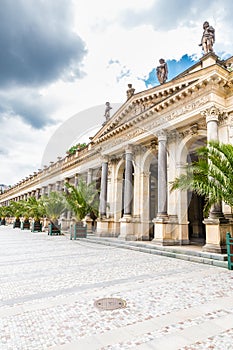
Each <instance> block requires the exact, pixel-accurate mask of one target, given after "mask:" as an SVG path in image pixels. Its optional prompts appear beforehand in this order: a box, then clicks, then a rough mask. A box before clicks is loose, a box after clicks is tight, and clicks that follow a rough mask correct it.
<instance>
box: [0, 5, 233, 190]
mask: <svg viewBox="0 0 233 350" xmlns="http://www.w3.org/2000/svg"><path fill="white" fill-rule="evenodd" d="M4 1H6V0H4ZM16 1H18V2H19V3H20V2H21V1H24V0H16ZM24 3H25V4H26V3H27V1H26V0H25V1H24ZM181 3H182V4H183V7H182V11H181V8H180V6H178V2H175V1H173V0H170V1H169V0H167V1H165V0H163V1H162V0H147V1H141V0H127V1H125V0H118V1H114V2H111V1H106V0H99V1H98V2H93V0H85V1H84V0H80V1H78V0H73V1H70V2H69V5H71V4H73V5H74V7H73V12H72V14H73V15H74V21H73V18H71V17H72V16H71V12H70V10H71V7H70V10H69V11H66V12H65V20H64V22H62V21H60V17H59V16H61V12H62V11H61V9H62V8H63V7H62V1H59V3H58V5H57V10H56V14H57V15H58V14H59V16H58V17H57V18H58V21H59V25H61V26H62V25H64V30H65V32H66V33H67V30H68V31H69V33H70V28H71V26H73V27H72V31H73V32H74V34H75V35H76V37H79V38H82V40H83V42H84V43H85V45H86V47H87V50H88V51H87V53H86V55H83V54H84V52H83V51H82V55H83V56H82V57H83V59H82V62H81V60H80V59H78V61H79V62H78V63H79V69H80V71H82V72H85V76H83V77H82V78H81V79H78V80H76V81H64V79H63V78H64V75H61V74H60V73H59V72H58V74H57V79H56V78H55V79H54V81H53V82H51V84H50V85H46V86H42V85H41V86H40V87H39V88H38V89H36V90H35V87H32V86H31V87H30V86H28V84H27V89H25V87H21V90H20V91H18V93H16V91H13V90H11V94H8V92H9V90H8V91H6V92H5V93H4V94H3V93H2V95H1V96H2V97H4V98H2V99H1V103H0V108H1V104H4V103H5V106H8V107H9V110H10V109H13V107H14V106H18V109H19V101H20V96H21V97H22V101H21V102H23V105H24V108H25V109H24V111H26V112H27V116H28V119H27V118H26V117H25V118H24V119H19V118H18V116H17V113H15V117H14V118H13V117H12V115H13V114H12V113H10V114H8V115H7V108H5V111H4V114H2V115H4V116H5V117H4V119H3V120H2V121H0V127H1V145H2V148H0V160H1V165H2V164H4V167H3V166H1V174H0V182H1V183H4V182H5V183H7V184H9V183H14V182H16V181H18V180H20V179H21V178H22V177H25V176H26V175H28V174H29V173H30V172H32V171H33V169H34V170H36V169H37V167H40V166H41V162H42V163H43V162H44V161H45V163H47V162H48V161H49V157H50V156H51V157H52V158H54V157H55V156H56V155H55V153H56V152H55V148H54V151H51V149H50V150H49V152H47V150H48V147H47V144H50V145H51V144H52V143H53V142H52V141H53V138H54V137H55V138H56V135H57V132H58V131H56V130H59V126H61V125H63V124H64V125H66V123H68V121H69V120H70V119H72V118H71V117H72V116H73V115H75V114H76V113H78V112H80V111H85V110H86V109H88V108H90V107H93V106H98V116H96V117H95V118H94V119H93V120H92V123H94V124H95V125H100V126H101V123H102V121H104V110H105V106H104V105H105V102H106V101H110V102H111V104H113V103H123V102H125V100H126V90H127V84H128V83H132V84H133V86H134V88H135V89H136V92H138V91H141V90H145V89H146V87H145V84H144V83H143V81H142V80H139V79H138V78H145V77H147V75H148V73H149V72H151V71H152V69H153V68H154V67H156V66H157V65H158V60H159V58H161V57H163V58H165V59H166V60H168V59H170V60H171V59H175V60H180V58H181V57H182V56H183V55H185V54H188V55H196V56H197V57H201V55H202V53H201V48H200V47H199V46H198V44H199V43H200V40H201V36H202V31H203V29H202V24H203V22H204V21H205V20H208V21H209V22H210V23H211V24H212V25H213V26H214V27H215V29H216V44H215V46H214V49H215V51H216V53H221V54H223V53H224V52H228V53H231V52H233V44H232V40H231V37H232V26H233V25H232V22H231V12H232V10H233V3H232V1H231V0H226V1H225V2H224V4H223V3H222V2H221V1H220V0H215V1H212V0H211V1H210V0H207V1H206V2H205V3H203V1H201V0H192V1H190V2H185V1H184V0H183V1H181ZM59 4H60V5H59ZM171 5H172V6H171ZM173 5H174V6H173ZM168 9H169V11H168ZM171 9H172V10H171ZM29 10H30V8H28V13H30V11H29ZM52 10H53V8H52V5H51V6H50V9H49V11H48V13H47V15H46V18H47V19H46V20H47V21H49V20H50V19H51V23H52V20H53V11H52ZM166 10H167V11H166ZM69 16H70V19H71V20H70V21H69ZM37 19H38V17H37ZM21 21H23V18H22V19H21ZM60 29H61V27H60ZM48 37H49V36H48ZM81 47H82V50H83V49H84V46H83V45H81ZM74 52H75V48H74ZM111 61H112V62H115V63H112V64H110V62H111ZM62 79H63V80H62ZM24 92H25V93H24ZM23 93H24V94H23ZM16 102H18V104H17V105H16ZM21 105H22V104H21ZM26 107H28V109H27V108H26ZM29 107H30V108H31V110H32V109H34V115H36V112H37V114H38V113H41V114H43V116H42V117H41V118H42V119H41V121H42V122H43V125H46V121H47V122H48V121H50V120H51V121H54V122H55V123H56V125H54V126H48V125H47V126H46V127H44V128H43V129H40V128H39V129H37V130H35V129H33V128H31V127H30V125H29V121H30V117H32V115H33V114H31V115H30V108H29ZM39 107H40V108H39ZM0 112H1V109H0ZM26 112H25V113H26ZM28 113H29V115H28ZM18 115H20V113H18ZM6 117H7V118H8V119H7V122H6V119H5V118H6ZM21 118H22V115H21ZM80 118H81V117H80ZM81 119H82V118H81ZM81 119H80V121H81ZM38 121H39V120H38ZM82 123H83V125H82V129H83V131H82V132H84V130H85V129H88V130H90V132H91V133H92V132H94V131H93V130H91V128H90V125H89V123H86V122H85V119H83V120H82ZM15 128H17V132H15V130H16V129H15ZM9 130H10V131H9ZM55 131H56V132H55ZM54 132H55V133H54ZM81 134H82V133H81ZM79 136H80V133H78V132H77V139H78V137H79ZM64 137H65V138H66V136H64ZM49 141H50V142H49ZM74 141H75V135H74V136H73V137H72V140H71V144H72V143H73V142H74ZM65 145H68V143H67V144H66V142H65ZM64 147H66V146H64ZM6 151H8V156H7V157H6V155H5V156H4V154H5V152H6ZM57 152H58V154H57V155H60V152H61V150H57ZM34 166H35V168H34Z"/></svg>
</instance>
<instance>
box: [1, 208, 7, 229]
mask: <svg viewBox="0 0 233 350" xmlns="http://www.w3.org/2000/svg"><path fill="white" fill-rule="evenodd" d="M8 214H9V208H8V206H4V207H0V225H6V216H8Z"/></svg>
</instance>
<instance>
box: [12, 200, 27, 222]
mask: <svg viewBox="0 0 233 350" xmlns="http://www.w3.org/2000/svg"><path fill="white" fill-rule="evenodd" d="M23 212H24V201H23V200H21V201H19V202H13V201H11V202H10V205H9V213H10V215H11V216H14V217H15V219H16V220H19V218H20V216H22V215H23Z"/></svg>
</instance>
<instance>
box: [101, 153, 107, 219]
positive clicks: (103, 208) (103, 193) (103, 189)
mask: <svg viewBox="0 0 233 350" xmlns="http://www.w3.org/2000/svg"><path fill="white" fill-rule="evenodd" d="M107 181H108V159H107V158H104V160H103V162H102V171H101V188H100V217H101V218H104V217H106V208H107Z"/></svg>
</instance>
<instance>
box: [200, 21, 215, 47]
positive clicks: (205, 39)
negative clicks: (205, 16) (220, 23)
mask: <svg viewBox="0 0 233 350" xmlns="http://www.w3.org/2000/svg"><path fill="white" fill-rule="evenodd" d="M203 29H204V32H203V34H202V38H201V44H199V46H202V50H203V51H204V54H207V53H209V52H213V51H214V50H213V45H214V42H215V29H214V28H213V27H212V26H210V25H209V22H207V21H205V22H204V23H203Z"/></svg>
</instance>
